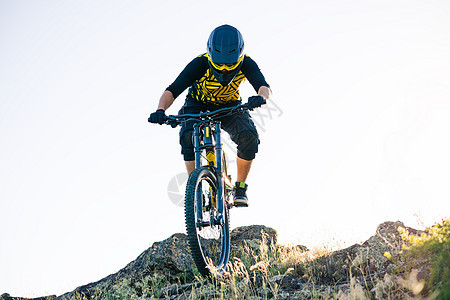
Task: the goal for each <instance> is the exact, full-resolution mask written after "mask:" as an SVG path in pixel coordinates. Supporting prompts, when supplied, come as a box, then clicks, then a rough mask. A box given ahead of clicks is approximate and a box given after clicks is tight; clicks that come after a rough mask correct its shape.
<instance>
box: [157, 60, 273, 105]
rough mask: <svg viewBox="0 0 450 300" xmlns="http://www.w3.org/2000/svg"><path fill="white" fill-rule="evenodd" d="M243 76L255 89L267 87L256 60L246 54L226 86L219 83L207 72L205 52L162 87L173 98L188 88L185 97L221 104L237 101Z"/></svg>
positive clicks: (208, 69) (207, 65)
mask: <svg viewBox="0 0 450 300" xmlns="http://www.w3.org/2000/svg"><path fill="white" fill-rule="evenodd" d="M245 79H248V81H249V82H250V84H251V85H252V86H253V88H254V89H255V91H256V92H258V90H259V88H260V87H261V86H267V87H269V85H268V84H267V82H266V80H265V78H264V76H263V74H262V73H261V71H260V70H259V67H258V65H257V64H256V62H255V61H254V60H253V59H251V58H250V57H249V56H247V55H245V57H244V61H243V63H242V66H241V69H240V70H239V72H238V74H237V75H236V77H235V78H234V79H233V81H232V82H231V83H230V84H229V85H227V86H222V85H221V84H220V83H219V82H218V81H217V80H216V78H215V77H214V75H213V73H212V72H211V69H210V68H209V64H208V57H207V55H206V53H205V54H202V55H200V56H198V57H196V58H194V59H193V60H192V61H191V62H190V63H189V64H188V65H187V66H186V67H185V68H184V70H183V71H182V72H181V73H180V75H178V77H177V79H175V81H174V82H173V83H172V84H171V85H170V86H169V87H167V89H166V90H168V91H170V92H172V94H173V96H174V98H177V97H178V96H179V95H180V94H181V93H182V92H183V91H184V90H185V89H187V88H188V87H189V91H188V95H187V97H188V98H191V99H194V100H197V101H200V102H204V103H207V104H213V105H222V104H226V103H229V102H234V101H237V100H240V95H239V86H240V85H241V83H243V82H244V81H245Z"/></svg>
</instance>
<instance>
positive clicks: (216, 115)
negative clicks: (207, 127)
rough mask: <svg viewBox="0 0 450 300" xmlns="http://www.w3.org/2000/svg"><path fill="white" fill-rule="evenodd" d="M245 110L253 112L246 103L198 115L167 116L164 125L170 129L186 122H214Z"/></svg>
mask: <svg viewBox="0 0 450 300" xmlns="http://www.w3.org/2000/svg"><path fill="white" fill-rule="evenodd" d="M247 110H253V108H251V107H250V106H249V105H248V103H245V104H240V105H237V106H231V107H224V108H220V109H217V110H214V111H207V112H201V113H198V114H184V115H169V116H167V118H166V120H165V121H164V124H167V125H170V126H172V127H177V126H178V125H180V124H181V123H182V122H184V121H187V120H198V121H204V120H216V119H220V118H223V117H226V116H229V115H232V114H235V113H238V112H244V111H247Z"/></svg>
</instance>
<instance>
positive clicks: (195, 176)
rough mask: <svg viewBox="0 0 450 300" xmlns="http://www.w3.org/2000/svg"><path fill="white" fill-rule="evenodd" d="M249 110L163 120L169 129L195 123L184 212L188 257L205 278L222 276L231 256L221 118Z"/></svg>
mask: <svg viewBox="0 0 450 300" xmlns="http://www.w3.org/2000/svg"><path fill="white" fill-rule="evenodd" d="M249 109H251V108H250V107H249V106H248V105H247V104H242V105H238V106H233V107H226V108H221V109H218V110H215V111H212V112H209V111H208V112H203V113H199V114H184V115H176V116H173V115H171V116H167V119H166V121H165V124H167V125H171V126H172V127H176V126H178V125H181V124H182V123H183V122H186V121H188V120H194V121H195V124H194V134H193V143H194V152H195V169H194V171H192V172H191V174H190V175H189V179H188V181H187V184H186V194H185V208H184V210H185V221H186V230H187V235H188V242H189V248H190V250H191V255H192V258H193V260H194V262H195V264H196V266H197V269H198V270H199V272H200V273H201V274H202V275H203V276H205V277H207V276H210V275H213V274H223V273H224V272H225V271H226V266H227V263H228V260H229V257H230V230H229V229H230V223H229V220H230V219H229V218H230V217H229V209H230V208H231V207H233V189H234V186H233V184H232V183H231V182H232V181H231V176H230V175H228V173H227V162H226V155H225V152H224V151H223V149H222V142H221V127H220V124H221V122H220V119H221V118H223V117H226V116H229V115H231V114H234V113H242V112H245V111H247V110H249Z"/></svg>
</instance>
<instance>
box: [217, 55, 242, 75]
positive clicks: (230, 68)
mask: <svg viewBox="0 0 450 300" xmlns="http://www.w3.org/2000/svg"><path fill="white" fill-rule="evenodd" d="M208 59H209V62H210V63H211V65H212V66H213V67H214V69H217V70H219V71H223V70H227V71H233V70H234V69H236V68H237V67H238V66H239V64H240V63H241V62H242V60H243V59H244V55H241V57H239V60H238V61H237V63H234V64H216V63H215V62H213V61H212V60H211V57H209V56H208Z"/></svg>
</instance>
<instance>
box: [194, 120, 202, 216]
mask: <svg viewBox="0 0 450 300" xmlns="http://www.w3.org/2000/svg"><path fill="white" fill-rule="evenodd" d="M194 153H195V168H196V169H198V168H200V167H201V164H202V162H201V154H202V149H201V148H200V123H195V124H194ZM196 199H197V217H198V220H197V222H198V223H201V222H203V193H202V190H201V189H197V190H196Z"/></svg>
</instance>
